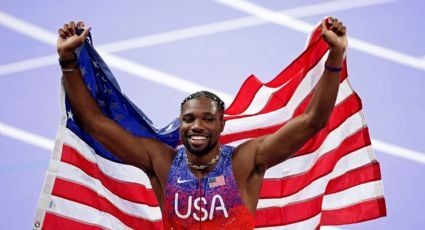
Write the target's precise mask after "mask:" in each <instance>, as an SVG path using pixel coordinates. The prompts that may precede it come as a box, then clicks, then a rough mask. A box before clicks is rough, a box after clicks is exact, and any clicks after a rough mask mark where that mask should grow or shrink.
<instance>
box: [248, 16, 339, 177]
mask: <svg viewBox="0 0 425 230" xmlns="http://www.w3.org/2000/svg"><path fill="white" fill-rule="evenodd" d="M328 20H329V21H328ZM327 24H328V26H329V29H328V27H327ZM322 36H323V38H324V39H325V41H326V42H327V43H328V44H329V47H330V50H329V56H328V59H327V60H326V68H325V70H324V72H323V74H322V77H321V79H320V80H319V82H318V83H317V86H316V88H315V90H314V94H313V97H312V99H311V101H310V103H309V104H308V106H307V108H306V110H305V112H304V113H303V114H301V115H299V116H297V117H296V118H294V119H292V120H291V121H289V122H288V123H287V124H286V125H285V126H283V127H282V128H280V129H279V130H278V131H276V132H275V133H274V134H271V135H268V136H265V137H263V138H259V139H258V140H254V143H253V144H254V145H255V147H258V148H257V151H256V154H255V164H256V165H257V166H263V167H261V168H263V169H265V168H269V167H271V166H273V165H276V164H278V163H280V162H282V161H284V160H286V159H287V158H288V157H290V156H291V155H292V154H293V153H295V152H296V151H297V150H298V149H299V148H301V147H302V146H303V145H304V144H305V143H306V142H307V141H308V140H309V139H310V138H311V137H313V136H314V135H315V134H316V133H317V132H318V131H319V130H320V129H322V128H323V127H324V126H325V125H326V123H327V121H328V119H329V116H330V114H331V112H332V110H333V108H334V104H335V101H336V97H337V93H338V87H339V79H340V68H341V67H342V64H343V58H344V52H345V50H346V48H347V38H346V28H345V26H343V24H342V23H341V22H339V21H338V20H337V19H332V18H329V19H326V20H323V21H322Z"/></svg>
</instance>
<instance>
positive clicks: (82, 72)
mask: <svg viewBox="0 0 425 230" xmlns="http://www.w3.org/2000/svg"><path fill="white" fill-rule="evenodd" d="M80 69H81V75H82V76H83V77H85V76H86V74H87V70H86V68H85V67H81V68H80Z"/></svg>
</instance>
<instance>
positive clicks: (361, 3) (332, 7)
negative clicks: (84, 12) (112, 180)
mask: <svg viewBox="0 0 425 230" xmlns="http://www.w3.org/2000/svg"><path fill="white" fill-rule="evenodd" d="M391 1H393V0H357V1H352V0H343V1H330V2H325V3H319V4H314V5H308V6H302V7H297V8H293V9H287V10H282V11H280V12H281V13H284V14H287V15H289V16H292V17H306V16H313V15H317V14H325V13H330V12H336V11H341V10H347V9H353V8H359V7H365V6H370V5H376V4H383V3H388V2H391ZM3 18H4V19H5V20H3ZM3 22H4V23H9V22H12V23H14V22H15V23H16V24H23V28H29V27H31V28H32V27H33V26H28V25H26V24H25V23H22V22H21V21H19V20H18V21H17V20H16V19H14V18H12V17H10V16H8V15H7V14H4V13H3V14H1V12H0V24H1V23H3ZM267 23H269V21H266V20H263V19H261V18H258V17H254V16H248V17H243V18H238V19H231V20H226V21H221V22H215V23H210V24H205V25H201V26H194V27H189V28H185V29H179V30H173V31H168V32H164V33H158V34H152V35H148V36H144V37H140V38H133V39H127V40H122V41H118V42H113V43H109V44H105V45H100V46H98V48H99V49H101V50H103V51H105V52H110V53H113V52H120V51H125V50H130V49H136V48H142V47H148V46H153V45H160V44H165V43H169V42H175V41H180V40H184V39H189V38H196V37H201V36H206V35H212V34H217V33H223V32H228V31H233V30H237V29H242V28H248V27H253V26H259V25H264V24H267ZM9 28H10V27H9ZM44 37H45V38H48V37H50V35H46V36H44ZM53 57H54V58H53ZM53 64H57V60H56V57H55V55H49V56H45V57H39V58H34V59H29V60H25V61H20V62H16V63H11V64H5V65H0V76H1V75H7V74H11V73H16V72H20V71H26V70H30V69H32V68H42V67H45V66H49V65H53Z"/></svg>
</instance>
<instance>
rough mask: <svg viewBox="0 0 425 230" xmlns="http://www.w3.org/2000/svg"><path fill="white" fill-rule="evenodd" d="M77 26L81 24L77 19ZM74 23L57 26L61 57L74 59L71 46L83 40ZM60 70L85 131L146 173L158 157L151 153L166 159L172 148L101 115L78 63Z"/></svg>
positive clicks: (58, 46)
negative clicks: (136, 133) (126, 128)
mask: <svg viewBox="0 0 425 230" xmlns="http://www.w3.org/2000/svg"><path fill="white" fill-rule="evenodd" d="M79 26H81V27H83V26H84V25H83V24H82V23H79ZM76 27H77V25H75V23H73V22H71V23H69V24H66V25H65V26H64V28H62V29H60V30H59V38H58V44H57V48H58V54H59V57H60V59H62V60H72V59H75V54H74V51H75V49H76V48H77V47H79V46H80V45H81V44H82V43H83V42H84V39H85V38H86V37H87V35H88V33H89V30H90V29H88V28H85V29H84V32H83V33H82V34H81V35H76V34H75V30H76ZM62 72H63V78H62V80H63V85H64V88H65V91H66V93H67V96H68V99H69V101H70V103H71V107H72V109H73V113H74V116H75V118H76V119H77V121H78V122H79V123H80V124H81V125H82V127H83V129H84V130H85V131H87V132H88V133H89V134H90V135H91V136H93V137H94V138H95V139H96V140H98V141H99V142H100V143H101V144H102V145H104V146H105V147H106V148H107V149H108V150H109V151H111V152H112V153H113V154H115V155H116V156H117V157H119V158H120V159H121V160H123V161H124V162H126V163H128V164H132V165H134V166H136V167H138V168H141V169H142V170H144V171H145V172H146V173H148V174H151V173H155V172H154V171H153V167H152V165H153V161H156V160H158V159H152V157H151V156H158V155H162V157H161V158H162V160H165V161H167V160H166V159H169V158H168V157H167V156H169V155H170V154H167V153H171V152H173V150H172V148H171V147H168V146H167V145H165V144H163V143H161V142H159V141H157V140H154V139H149V138H140V137H136V136H134V135H132V134H131V133H129V132H127V131H126V130H125V129H123V128H122V127H121V126H119V125H118V124H117V123H115V122H114V121H113V120H111V119H109V118H108V117H106V116H104V115H103V113H102V111H101V110H100V108H99V106H98V105H97V104H96V102H95V100H94V99H93V98H92V96H91V94H90V92H89V91H88V89H87V88H86V86H85V84H84V81H83V79H82V75H81V72H80V69H79V68H78V66H77V67H73V66H72V62H71V67H65V68H64V67H63V69H62ZM155 153H157V154H155ZM163 163H165V162H163Z"/></svg>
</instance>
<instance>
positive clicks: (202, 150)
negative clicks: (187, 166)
mask: <svg viewBox="0 0 425 230" xmlns="http://www.w3.org/2000/svg"><path fill="white" fill-rule="evenodd" d="M208 139H209V140H208V143H207V145H206V146H205V147H203V148H200V149H195V148H193V147H192V146H191V145H190V144H189V137H188V136H187V135H185V137H184V138H183V145H184V147H186V149H187V150H188V151H189V152H190V153H192V154H193V155H195V156H197V157H201V156H204V155H207V154H208V153H209V152H210V151H211V150H212V149H213V148H214V146H215V145H216V144H217V141H215V142H214V143H212V142H211V135H209V137H208Z"/></svg>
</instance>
